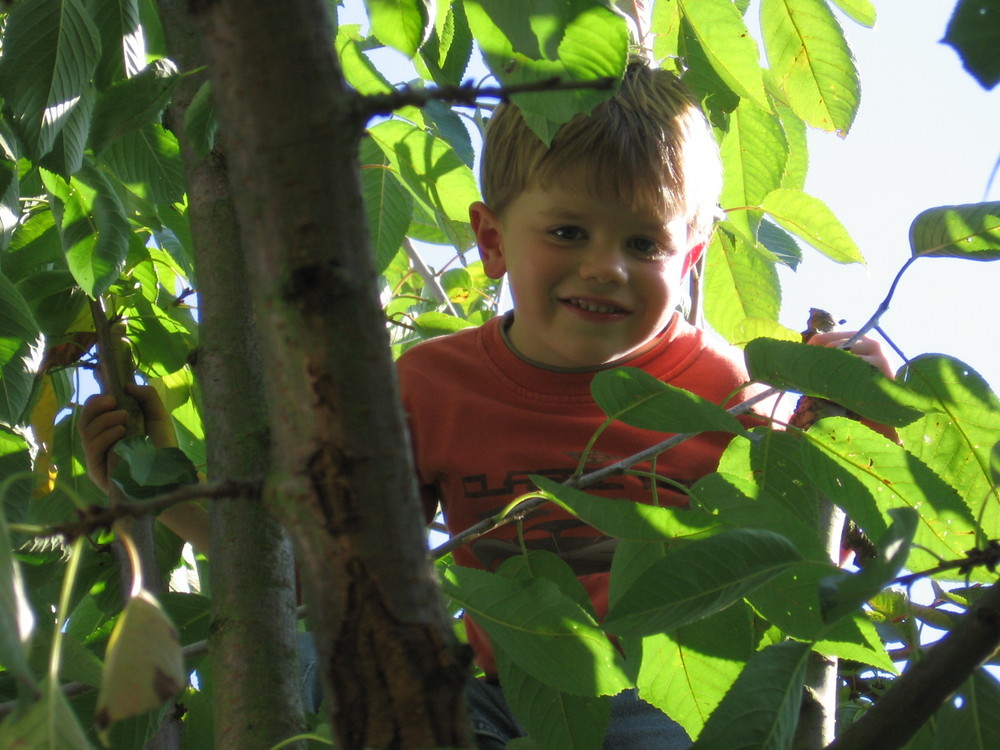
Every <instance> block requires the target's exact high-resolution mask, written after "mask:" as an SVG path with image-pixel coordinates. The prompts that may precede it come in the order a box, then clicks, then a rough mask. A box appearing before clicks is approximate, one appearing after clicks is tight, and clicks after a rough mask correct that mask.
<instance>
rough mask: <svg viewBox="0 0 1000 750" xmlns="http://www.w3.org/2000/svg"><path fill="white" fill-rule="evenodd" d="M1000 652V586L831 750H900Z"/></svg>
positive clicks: (836, 742)
mask: <svg viewBox="0 0 1000 750" xmlns="http://www.w3.org/2000/svg"><path fill="white" fill-rule="evenodd" d="M998 646H1000V583H995V584H993V585H992V586H990V588H989V589H987V591H986V593H985V594H983V596H982V597H980V598H979V599H978V600H977V601H976V603H975V605H974V606H973V607H972V609H970V611H969V613H968V614H966V615H965V616H964V617H963V618H962V619H961V620H960V621H959V624H958V626H957V627H956V628H955V629H954V630H952V631H951V632H950V633H948V634H947V635H946V636H945V637H944V638H942V639H941V640H940V641H938V642H937V643H936V644H934V646H932V647H931V648H930V649H929V650H928V652H927V654H926V655H925V656H924V657H923V658H922V659H920V660H919V661H917V662H914V663H912V665H911V666H910V668H909V669H908V670H907V671H906V672H905V673H904V674H903V675H902V676H901V677H899V678H898V679H897V680H895V681H894V682H893V684H892V687H891V688H890V689H889V691H888V692H887V693H886V694H885V695H883V696H882V697H881V698H880V699H879V701H878V702H877V703H876V704H875V706H874V707H873V708H872V709H870V710H869V711H868V712H867V713H866V714H865V715H864V716H863V717H862V718H860V719H859V720H858V721H856V722H855V723H854V724H851V725H850V726H849V727H848V728H847V729H846V730H845V731H844V733H843V734H841V735H840V737H838V738H837V739H836V740H835V741H834V742H832V743H831V744H830V745H828V746H827V750H895V749H896V748H900V747H903V746H905V745H906V743H907V742H908V741H909V739H910V738H911V737H912V736H913V735H914V734H916V733H917V730H918V729H920V727H921V726H923V724H924V722H926V721H927V719H928V718H930V716H931V715H932V714H933V713H934V712H935V711H936V710H937V709H938V708H939V707H940V706H941V704H942V703H944V702H945V701H946V700H947V699H948V696H950V695H951V694H952V693H954V692H955V691H956V690H958V689H959V688H960V687H961V686H962V684H963V683H964V682H965V681H966V680H967V679H969V677H970V676H971V675H972V674H973V672H975V671H976V670H977V669H978V668H979V667H981V666H982V665H983V664H984V663H985V662H986V660H987V659H989V658H990V657H991V656H992V655H993V653H994V652H995V651H996V650H997V647H998Z"/></svg>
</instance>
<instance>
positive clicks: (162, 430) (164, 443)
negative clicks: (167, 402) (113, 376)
mask: <svg viewBox="0 0 1000 750" xmlns="http://www.w3.org/2000/svg"><path fill="white" fill-rule="evenodd" d="M125 390H126V391H127V392H128V394H129V395H130V396H132V397H133V398H134V399H135V400H136V402H137V403H138V404H139V408H140V409H142V415H143V417H144V418H145V421H146V434H147V435H149V437H150V439H151V440H152V441H153V445H155V446H156V447H157V448H176V447H177V436H176V435H175V434H174V425H173V422H172V421H171V419H170V415H169V414H168V413H167V409H166V407H165V406H164V405H163V401H161V400H160V396H159V395H158V394H157V392H156V390H155V389H154V388H153V387H152V386H149V385H136V384H134V383H129V384H128V385H126V386H125Z"/></svg>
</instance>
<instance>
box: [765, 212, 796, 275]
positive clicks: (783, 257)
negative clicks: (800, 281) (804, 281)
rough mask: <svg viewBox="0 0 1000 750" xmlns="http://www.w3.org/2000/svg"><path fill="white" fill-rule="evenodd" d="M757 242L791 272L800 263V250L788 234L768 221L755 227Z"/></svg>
mask: <svg viewBox="0 0 1000 750" xmlns="http://www.w3.org/2000/svg"><path fill="white" fill-rule="evenodd" d="M757 241H758V242H760V244H761V245H763V246H764V247H765V248H767V250H768V252H770V253H771V254H772V255H774V257H775V259H777V261H778V262H779V263H782V264H784V265H786V266H788V267H789V268H791V269H792V270H793V271H794V270H795V269H796V268H798V266H799V263H801V262H802V248H800V247H799V244H798V243H797V242H796V241H795V238H794V237H792V236H791V235H790V234H788V232H786V231H785V230H784V229H782V228H781V227H779V226H776V225H775V224H772V223H771V222H770V221H767V220H764V221H762V222H761V223H760V225H759V226H758V227H757Z"/></svg>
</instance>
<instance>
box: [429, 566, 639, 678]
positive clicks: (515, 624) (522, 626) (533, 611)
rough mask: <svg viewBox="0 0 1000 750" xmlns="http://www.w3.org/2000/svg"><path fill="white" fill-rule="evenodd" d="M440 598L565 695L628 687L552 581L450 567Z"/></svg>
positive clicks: (614, 657) (607, 650)
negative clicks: (446, 598) (516, 578)
mask: <svg viewBox="0 0 1000 750" xmlns="http://www.w3.org/2000/svg"><path fill="white" fill-rule="evenodd" d="M442 586H443V588H444V592H445V594H446V595H448V596H449V597H451V598H452V599H454V600H455V602H456V603H458V604H459V605H461V607H462V608H463V609H465V611H466V613H468V614H470V615H472V616H473V617H474V618H475V620H476V622H477V623H478V624H479V625H480V626H481V627H482V628H483V629H484V630H486V632H487V633H488V634H489V636H490V640H491V641H492V642H493V643H494V644H495V645H496V646H497V647H498V648H499V649H501V650H502V651H504V652H505V653H506V654H507V656H509V657H510V658H511V659H512V660H513V661H514V662H516V663H517V664H518V666H520V667H521V668H522V669H524V670H525V671H526V672H527V673H528V674H529V675H531V676H532V677H534V678H535V679H536V680H538V681H540V682H542V683H544V684H546V685H549V686H550V687H554V688H556V689H557V690H561V691H563V692H566V693H569V694H571V695H582V696H596V695H615V694H617V693H619V692H621V691H622V690H624V689H626V688H628V687H631V682H630V680H629V679H628V676H627V675H626V674H625V670H624V665H623V664H622V660H621V656H620V655H619V654H618V652H617V651H616V650H615V648H614V646H613V645H612V644H611V641H609V640H608V638H607V637H606V636H605V634H604V633H603V632H602V631H601V629H600V628H598V627H597V625H596V624H595V623H594V621H593V619H592V618H591V617H590V615H588V614H587V613H586V612H585V611H584V610H582V609H581V608H580V605H579V604H577V603H576V602H574V601H573V600H572V599H570V598H569V597H567V596H565V595H564V594H563V593H562V592H561V591H560V590H559V588H558V586H556V584H555V583H553V582H552V581H547V580H545V579H533V580H532V581H531V582H530V583H526V584H525V583H521V582H518V581H512V580H510V579H508V578H504V577H503V576H498V575H495V574H493V573H487V572H485V571H482V570H475V569H473V568H463V567H461V566H455V567H452V568H450V569H449V570H447V571H446V572H445V574H444V577H443V580H442Z"/></svg>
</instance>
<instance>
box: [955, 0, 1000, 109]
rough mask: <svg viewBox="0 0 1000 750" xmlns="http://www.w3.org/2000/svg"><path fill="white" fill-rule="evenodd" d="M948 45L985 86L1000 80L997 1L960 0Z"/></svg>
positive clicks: (999, 29)
mask: <svg viewBox="0 0 1000 750" xmlns="http://www.w3.org/2000/svg"><path fill="white" fill-rule="evenodd" d="M942 41H943V42H944V43H945V44H949V45H951V46H952V47H954V48H955V50H956V51H957V52H958V54H959V57H961V58H962V65H964V66H965V69H966V70H967V71H969V73H971V74H972V76H973V77H974V78H975V79H976V80H977V81H979V84H980V85H981V86H982V87H983V88H984V89H992V88H993V87H994V86H996V85H997V82H998V81H1000V58H998V57H997V54H996V51H997V47H998V46H1000V8H998V7H997V4H996V2H995V0H958V2H957V3H956V4H955V10H954V12H953V13H952V16H951V20H949V21H948V28H947V30H946V31H945V35H944V39H943V40H942Z"/></svg>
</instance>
